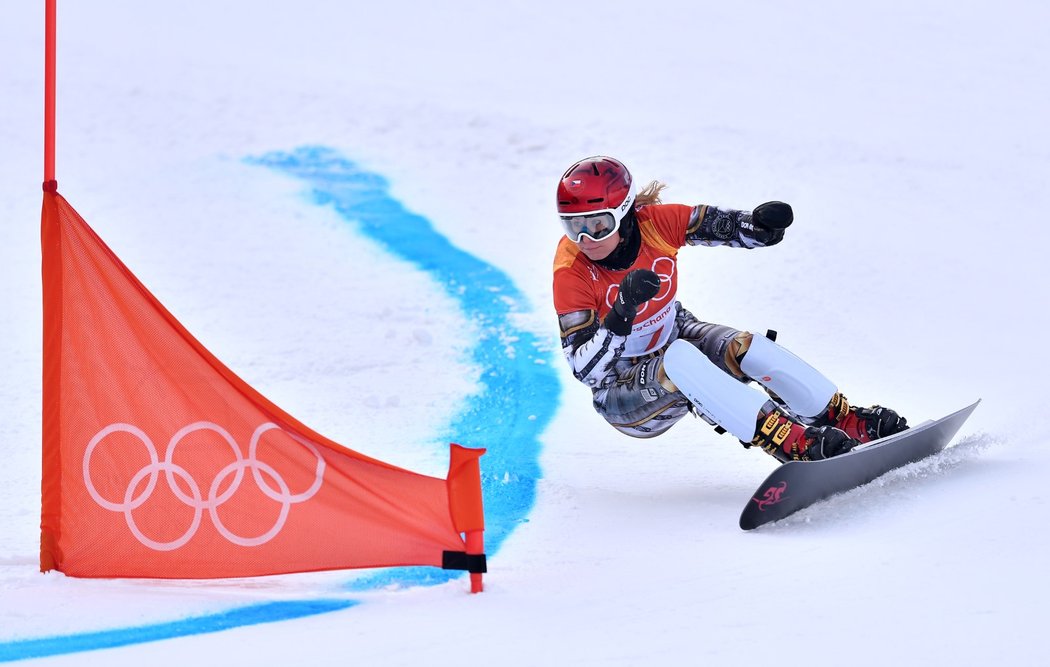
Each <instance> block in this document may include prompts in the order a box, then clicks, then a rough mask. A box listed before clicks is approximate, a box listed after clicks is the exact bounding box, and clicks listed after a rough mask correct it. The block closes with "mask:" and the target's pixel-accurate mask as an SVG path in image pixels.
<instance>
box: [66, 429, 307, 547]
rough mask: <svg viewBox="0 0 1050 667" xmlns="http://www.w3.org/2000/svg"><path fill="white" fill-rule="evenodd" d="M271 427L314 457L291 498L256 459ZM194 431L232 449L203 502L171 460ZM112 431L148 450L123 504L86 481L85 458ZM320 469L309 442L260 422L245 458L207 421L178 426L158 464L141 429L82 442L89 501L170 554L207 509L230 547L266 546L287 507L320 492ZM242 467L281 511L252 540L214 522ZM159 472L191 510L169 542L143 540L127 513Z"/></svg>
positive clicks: (86, 475)
mask: <svg viewBox="0 0 1050 667" xmlns="http://www.w3.org/2000/svg"><path fill="white" fill-rule="evenodd" d="M273 429H277V430H281V431H282V432H283V433H285V434H286V435H288V436H289V437H291V438H292V439H293V440H295V441H296V442H298V443H299V444H301V445H303V446H305V447H306V448H307V449H309V450H310V451H311V452H313V454H314V456H316V457H317V466H316V467H315V469H314V474H315V479H314V482H313V484H311V485H310V487H309V488H308V489H306V491H303V492H302V493H297V494H293V493H292V492H291V489H290V488H289V487H288V483H287V482H285V480H284V478H283V477H281V475H280V474H279V473H278V472H277V470H275V469H274V468H273V466H271V465H269V464H267V463H264V462H262V461H259V460H258V458H257V456H256V455H257V452H258V446H259V440H260V438H261V437H262V435H263V434H264V433H266V432H267V431H270V430H273ZM200 430H208V431H213V432H214V433H217V434H218V435H219V436H220V437H222V439H223V440H225V441H226V442H227V444H229V445H230V449H232V450H233V453H234V459H235V460H234V461H233V463H230V464H229V465H227V466H226V467H224V468H223V469H222V470H220V471H219V472H218V474H216V475H215V478H214V479H213V480H212V483H211V486H210V488H209V490H208V497H207V499H204V498H203V497H202V496H201V489H200V486H199V485H198V484H197V482H196V480H195V479H193V476H192V475H190V473H189V471H187V470H186V469H185V468H183V467H182V466H180V465H178V464H176V463H174V462H173V458H174V455H175V449H176V447H177V446H178V444H179V442H181V441H182V439H183V438H184V437H186V436H187V435H189V434H191V433H194V432H196V431H200ZM117 432H125V433H130V434H131V435H133V436H135V437H137V438H138V439H139V440H141V441H142V443H143V444H144V445H146V449H147V451H148V452H149V457H150V462H149V464H148V465H145V466H143V467H142V468H141V469H140V470H139V471H138V472H137V473H135V475H134V476H132V478H131V480H130V481H129V483H128V486H127V489H126V490H125V491H124V502H123V503H115V502H112V501H110V500H107V499H105V498H103V497H102V494H100V493H99V492H98V489H96V488H95V485H94V483H93V482H92V481H91V456H92V454H93V453H94V451H95V448H96V447H97V446H98V445H99V443H101V442H102V440H104V439H105V438H107V437H108V436H110V435H112V434H113V433H117ZM325 467H326V464H325V460H324V457H323V456H321V453H320V452H319V451H318V450H317V448H316V447H315V446H314V445H313V443H311V442H309V441H307V440H305V439H304V438H302V437H301V436H298V435H297V434H295V433H291V432H287V431H283V429H281V428H280V427H279V426H278V425H277V424H274V423H273V422H265V423H263V424H261V425H259V427H258V428H256V429H255V432H254V433H253V434H252V437H251V441H250V444H249V446H248V458H245V457H244V456H243V455H242V454H241V449H240V446H238V445H237V442H236V441H235V440H234V439H233V436H231V435H230V433H229V432H228V431H226V429H224V428H222V427H221V426H219V425H218V424H215V423H213V422H208V421H198V422H193V423H192V424H188V425H186V426H184V427H183V428H181V429H179V430H178V431H177V432H176V433H175V435H173V436H172V437H171V440H169V441H168V447H167V449H166V451H165V452H164V460H163V461H161V460H160V458H159V455H158V452H157V448H156V447H155V446H154V444H153V441H152V440H150V438H149V436H148V435H146V433H145V432H144V431H142V429H140V428H138V427H137V426H134V425H132V424H125V423H120V422H118V423H114V424H110V425H109V426H106V427H105V428H103V429H102V430H100V431H99V432H98V433H96V434H95V436H94V437H93V438H91V440H90V441H89V442H88V446H87V449H86V450H85V452H84V460H83V474H84V484H85V486H86V488H87V491H88V494H89V495H90V496H91V498H92V499H93V500H94V501H95V502H96V503H98V504H99V506H101V507H103V508H104V509H108V510H110V511H112V512H120V513H123V514H124V520H125V522H126V523H127V525H128V530H130V531H131V534H132V535H134V537H135V538H136V539H137V540H138V541H139V542H141V543H142V544H143V545H144V546H146V547H148V548H150V549H153V550H155V551H174V550H175V549H178V548H180V547H182V546H183V545H185V544H186V543H188V542H189V541H190V540H191V539H192V538H193V536H194V535H195V534H196V532H197V529H198V528H199V527H200V523H201V517H202V516H203V513H204V510H205V509H206V510H208V515H209V516H210V517H211V520H212V523H213V524H214V525H215V528H216V530H217V531H218V532H219V534H220V535H222V536H223V537H225V538H226V539H227V540H228V541H230V542H231V543H233V544H236V545H239V546H244V547H254V546H259V545H262V544H266V543H267V542H269V541H270V540H272V539H273V538H274V537H276V536H277V534H278V533H280V532H281V530H282V529H283V528H284V525H285V522H286V521H287V519H288V514H289V512H290V511H291V506H292V505H293V504H297V503H301V502H305V501H306V500H309V499H310V498H312V497H313V496H314V494H316V493H317V492H318V490H320V488H321V484H322V483H323V482H324V471H325ZM245 468H251V470H252V478H253V479H254V480H255V483H256V484H257V485H258V487H259V490H260V491H262V493H263V494H264V495H265V496H266V497H268V498H270V499H271V500H274V501H276V502H278V503H280V504H281V510H280V512H279V514H278V516H277V521H276V522H275V523H274V525H273V527H271V528H270V529H269V530H267V531H266V532H264V533H263V534H261V535H258V536H255V537H243V536H241V535H237V534H236V533H234V532H233V531H231V530H230V529H229V528H227V527H226V525H225V524H223V523H222V520H221V519H220V518H219V514H218V508H219V506H220V505H222V504H223V503H225V502H226V501H227V500H229V499H230V498H231V497H233V495H234V494H235V493H236V492H237V489H238V488H240V484H241V481H242V480H243V479H244V469H245ZM161 472H164V478H165V481H167V483H168V486H169V488H170V489H171V491H172V493H173V494H174V495H175V497H176V498H177V499H178V500H179V501H181V502H182V503H183V504H184V505H187V506H188V507H190V508H192V509H193V519H192V521H191V522H190V527H189V528H188V529H187V530H186V532H185V533H183V534H182V535H181V536H179V537H177V538H176V539H174V540H171V541H169V542H160V541H157V540H154V539H152V538H150V537H148V536H147V535H146V534H145V533H143V532H142V530H141V529H140V528H139V526H138V525H137V524H136V523H135V518H134V516H133V515H132V512H133V511H134V510H135V509H137V508H139V507H141V506H142V504H143V503H145V502H146V501H147V500H148V499H149V498H150V497H151V496H152V495H153V491H154V489H155V488H156V486H157V480H158V478H159V476H160V473H161ZM264 474H265V475H266V476H269V477H270V478H271V479H272V480H273V481H274V482H275V483H276V485H277V487H278V489H277V490H275V489H274V488H273V487H272V486H270V483H268V482H267V481H266V480H265V479H264ZM230 475H234V479H233V481H232V482H230V485H229V487H228V488H227V489H226V491H224V492H223V493H222V494H219V487H220V486H221V485H222V483H223V481H224V480H225V479H226V478H227V477H229V476H230ZM146 476H149V481H148V482H147V484H146V488H145V489H143V490H142V492H141V493H140V494H139V495H138V496H135V488H136V487H137V486H138V485H139V484H140V483H141V482H142V480H143V478H145V477H146ZM176 477H180V478H181V479H182V480H183V481H185V482H186V485H187V486H188V487H189V490H190V494H191V495H192V497H191V496H189V495H186V493H185V492H184V491H183V490H182V488H181V487H180V486H179V485H178V484H177V483H176V481H175V478H176Z"/></svg>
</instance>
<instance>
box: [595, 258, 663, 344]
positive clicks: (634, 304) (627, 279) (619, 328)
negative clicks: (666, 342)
mask: <svg viewBox="0 0 1050 667" xmlns="http://www.w3.org/2000/svg"><path fill="white" fill-rule="evenodd" d="M659 291H660V276H658V275H656V274H655V273H654V272H652V271H650V270H649V269H635V270H634V271H631V272H630V273H628V274H627V275H626V276H624V278H623V280H622V281H620V290H619V293H618V294H617V295H616V300H615V301H613V307H612V310H610V311H609V314H608V315H606V316H605V321H604V324H605V328H606V329H608V330H609V331H611V332H613V333H614V334H616V335H617V336H626V335H628V334H630V333H631V325H632V324H634V318H635V316H636V315H637V314H638V306H640V305H642V304H643V303H645V302H646V301H648V300H649V299H651V298H653V297H654V296H656V293H657V292H659Z"/></svg>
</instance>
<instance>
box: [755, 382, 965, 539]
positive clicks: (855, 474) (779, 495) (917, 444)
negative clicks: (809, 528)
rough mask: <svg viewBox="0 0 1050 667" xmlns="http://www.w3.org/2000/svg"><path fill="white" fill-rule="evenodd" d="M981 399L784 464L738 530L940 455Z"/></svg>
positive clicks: (761, 488)
mask: <svg viewBox="0 0 1050 667" xmlns="http://www.w3.org/2000/svg"><path fill="white" fill-rule="evenodd" d="M980 402H981V401H980V400H978V401H977V402H975V403H974V404H973V405H969V406H967V407H965V408H963V409H961V410H958V411H956V412H953V413H952V414H950V415H948V416H947V417H942V418H941V419H937V420H933V421H926V422H923V423H922V424H919V425H917V426H912V427H911V428H909V429H907V430H905V431H901V432H900V433H895V434H894V435H891V436H888V437H885V438H881V439H879V440H876V441H874V442H870V443H865V444H863V445H860V446H858V447H856V448H854V449H853V450H852V451H850V452H848V453H846V454H842V455H840V456H835V457H832V458H830V459H823V460H820V461H788V462H787V463H784V464H781V465H780V466H779V467H778V468H777V469H776V470H774V471H773V473H772V474H770V475H769V477H767V478H766V480H765V481H764V482H762V484H761V485H760V486H759V487H758V490H757V491H756V492H755V495H754V497H752V498H751V500H749V501H748V503H747V507H745V508H744V511H743V513H742V514H741V515H740V527H741V528H743V529H744V530H751V529H752V528H757V527H759V526H761V525H764V524H767V523H770V522H773V521H778V520H780V519H783V518H784V517H786V516H789V515H791V514H793V513H795V512H797V511H798V510H800V509H803V508H805V507H808V506H810V505H812V504H813V503H815V502H817V501H819V500H823V499H824V498H827V497H829V496H832V495H835V494H836V493H842V492H843V491H848V490H850V489H853V488H856V487H858V486H861V485H863V484H867V483H868V482H870V481H872V480H873V479H875V478H876V477H879V476H880V475H882V474H884V473H886V472H889V471H890V470H893V469H894V468H899V467H901V466H903V465H906V464H908V463H912V462H914V461H918V460H919V459H923V458H926V457H927V456H931V455H933V454H936V453H937V452H939V451H941V450H942V449H944V448H945V446H947V444H948V443H949V442H950V441H951V439H952V438H953V437H955V434H956V433H958V431H959V428H960V427H962V425H963V422H965V421H966V419H967V418H968V417H969V416H970V414H971V413H972V412H973V411H974V409H975V408H976V407H977V404H978V403H980Z"/></svg>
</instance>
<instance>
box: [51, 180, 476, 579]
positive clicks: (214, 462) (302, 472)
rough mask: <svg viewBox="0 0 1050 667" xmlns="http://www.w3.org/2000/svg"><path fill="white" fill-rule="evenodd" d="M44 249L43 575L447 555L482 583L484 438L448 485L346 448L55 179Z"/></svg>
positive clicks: (461, 453) (220, 569)
mask: <svg viewBox="0 0 1050 667" xmlns="http://www.w3.org/2000/svg"><path fill="white" fill-rule="evenodd" d="M41 244H42V254H43V296H44V405H43V419H44V423H43V481H42V510H41V540H40V568H41V570H43V571H47V570H52V569H56V570H60V571H62V572H65V573H66V574H68V575H72V576H78V577H157V578H172V579H181V578H213V577H247V576H256V575H266V574H279V573H287V572H305V571H314V570H328V569H342V568H359V567H380V566H397V565H433V566H436V567H442V566H444V567H446V568H449V569H469V570H470V571H471V572H472V573H473V575H472V577H480V572H482V571H484V555H483V554H478V553H477V548H476V546H475V545H476V544H477V539H476V538H477V536H479V535H480V532H479V531H481V530H483V529H484V515H483V511H482V498H481V485H480V473H479V467H478V458H479V457H480V455H481V454H482V453H484V450H467V449H465V448H460V447H458V446H457V445H453V447H452V454H453V456H452V463H451V465H450V470H449V476H448V479H439V478H435V477H429V476H425V475H420V474H417V473H413V472H410V471H407V470H403V469H401V468H397V467H395V466H392V465H389V464H387V463H383V462H382V461H378V460H375V459H372V458H369V457H367V456H364V455H361V454H359V453H357V452H354V451H351V450H349V449H347V448H345V447H342V446H340V445H339V444H337V443H335V442H332V441H330V440H328V439H326V438H324V437H323V436H321V435H319V434H317V433H315V432H314V431H312V430H310V429H309V428H307V427H306V426H304V425H303V424H301V423H299V422H298V421H296V420H295V419H294V418H293V417H291V416H290V415H288V414H287V413H285V412H284V411H282V410H281V409H280V408H278V407H277V406H275V405H274V404H272V403H271V402H270V401H268V400H267V399H266V398H264V397H263V396H262V395H261V394H259V393H258V392H257V391H256V390H254V389H253V388H252V387H250V386H249V385H248V384H246V383H245V382H244V381H243V380H241V379H240V378H239V377H237V376H236V375H235V374H234V373H233V372H232V371H230V369H228V368H227V367H226V366H224V365H223V364H222V363H221V362H220V361H219V360H218V359H216V358H215V357H214V356H213V355H212V354H211V353H210V352H208V350H206V349H205V348H204V346H202V345H201V344H200V342H198V341H197V340H196V339H195V338H194V337H193V336H192V335H190V333H189V332H188V331H187V330H186V329H185V328H184V327H183V326H182V325H181V324H180V323H179V322H178V321H177V320H176V319H175V318H174V317H173V316H172V315H171V313H169V312H168V311H167V310H166V309H165V308H164V306H163V305H161V303H160V302H159V301H158V300H157V299H156V298H155V297H154V296H153V295H152V294H151V293H150V292H149V291H148V290H147V289H146V288H145V287H144V286H143V285H142V283H140V282H139V281H138V279H136V278H135V276H134V275H132V273H131V272H130V271H129V270H128V269H127V267H125V266H124V264H123V263H122V262H121V261H120V259H119V258H117V256H116V255H115V254H114V253H113V252H112V251H111V250H110V249H109V248H108V247H107V246H106V245H105V243H103V241H102V240H101V239H100V238H99V237H98V236H97V235H96V234H95V232H94V231H93V230H92V229H91V228H90V227H89V226H88V225H87V223H85V222H84V220H83V219H82V218H81V217H80V216H79V215H78V214H77V212H76V211H74V210H73V208H72V207H71V206H70V205H69V203H68V202H67V201H66V200H65V199H64V198H63V197H62V196H61V195H59V194H58V193H57V192H54V191H46V192H45V194H44V203H43V211H42V215H41ZM463 533H467V534H468V535H467V537H468V539H465V538H464V535H463ZM468 541H470V542H472V548H470V549H468V548H467V542H468ZM468 551H469V552H470V553H469V554H468V553H467V552H468ZM450 563H451V565H450ZM479 590H480V588H479Z"/></svg>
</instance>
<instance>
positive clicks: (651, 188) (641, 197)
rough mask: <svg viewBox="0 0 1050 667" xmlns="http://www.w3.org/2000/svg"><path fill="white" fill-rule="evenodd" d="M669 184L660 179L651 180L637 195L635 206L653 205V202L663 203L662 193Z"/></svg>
mask: <svg viewBox="0 0 1050 667" xmlns="http://www.w3.org/2000/svg"><path fill="white" fill-rule="evenodd" d="M666 187H667V186H666V185H664V184H663V183H661V182H660V181H650V182H649V185H647V186H645V187H644V188H642V190H641V192H639V193H638V194H637V195H635V198H634V205H635V206H651V205H652V204H661V203H663V202H661V201H660V193H661V192H663V190H664V188H666Z"/></svg>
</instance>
